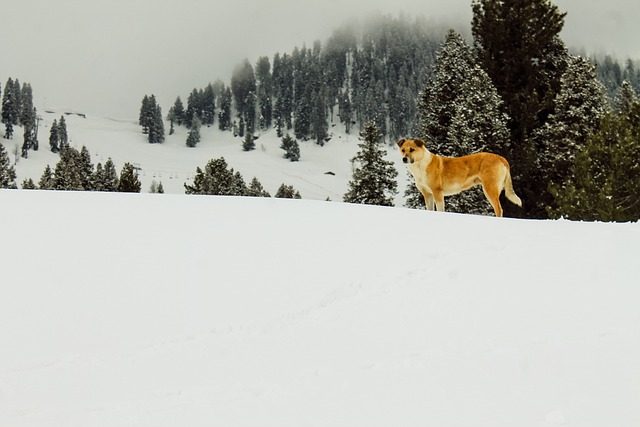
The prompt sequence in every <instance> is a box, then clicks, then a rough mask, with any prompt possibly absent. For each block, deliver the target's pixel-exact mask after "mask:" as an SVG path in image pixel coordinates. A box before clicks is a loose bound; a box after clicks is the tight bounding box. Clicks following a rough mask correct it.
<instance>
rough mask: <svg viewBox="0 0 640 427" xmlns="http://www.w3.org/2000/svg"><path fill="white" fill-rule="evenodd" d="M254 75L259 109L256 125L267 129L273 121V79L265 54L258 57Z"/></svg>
mask: <svg viewBox="0 0 640 427" xmlns="http://www.w3.org/2000/svg"><path fill="white" fill-rule="evenodd" d="M255 76H256V88H257V98H258V110H259V111H260V120H259V122H258V126H259V128H260V129H261V130H269V129H270V128H271V123H272V121H273V79H272V76H271V63H270V62H269V58H267V57H266V56H263V57H260V59H258V63H257V64H256V68H255Z"/></svg>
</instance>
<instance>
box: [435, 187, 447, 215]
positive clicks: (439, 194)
mask: <svg viewBox="0 0 640 427" xmlns="http://www.w3.org/2000/svg"><path fill="white" fill-rule="evenodd" d="M433 198H434V199H435V202H436V210H437V211H438V212H444V192H443V191H442V190H434V192H433Z"/></svg>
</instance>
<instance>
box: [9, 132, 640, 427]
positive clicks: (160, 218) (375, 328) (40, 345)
mask: <svg viewBox="0 0 640 427" xmlns="http://www.w3.org/2000/svg"><path fill="white" fill-rule="evenodd" d="M103 123H104V125H105V127H107V122H106V121H105V122H103ZM95 135H99V132H97V131H96V132H94V136H95ZM106 135H107V133H106V132H105V136H104V140H103V141H102V142H103V143H105V144H107V143H109V144H114V145H115V144H118V143H119V142H118V141H117V139H116V138H114V139H113V140H111V141H107V137H106ZM74 139H75V140H76V141H78V142H80V140H81V139H82V136H81V134H78V135H77V136H74ZM98 139H99V138H95V140H94V142H95V141H97V140H98ZM86 142H87V143H89V142H90V141H89V138H87V141H86ZM82 143H84V141H83V142H82ZM141 145H142V144H141ZM168 148H170V146H167V147H154V148H153V149H157V150H164V149H168ZM307 148H313V147H307ZM219 149H220V150H224V149H230V148H224V147H221V148H219ZM95 150H96V148H95V147H94V148H92V153H94V152H95ZM185 150H186V149H185ZM115 151H117V150H114V152H115ZM199 151H205V149H204V148H203V149H202V150H201V149H200V147H198V148H196V151H193V152H194V153H197V152H199ZM272 151H273V150H272V149H271V148H268V149H267V154H270V155H271V154H273V153H271V152H272ZM307 151H311V150H307ZM38 153H39V154H38V155H42V156H43V157H44V156H45V154H46V152H45V151H42V150H41V151H40V152H38ZM102 153H104V154H102ZM100 155H105V156H106V155H107V150H106V149H100ZM263 155H264V157H267V156H266V155H265V154H264V152H262V154H261V151H259V150H257V152H256V153H255V154H252V153H249V154H248V156H249V157H247V159H250V158H251V156H254V158H258V156H263ZM313 155H316V156H321V155H323V153H322V151H320V150H318V151H317V152H314V153H313ZM303 156H304V152H303ZM308 156H309V157H311V156H312V154H311V153H308ZM34 157H35V156H34ZM132 157H135V150H132ZM274 157H275V154H274ZM159 158H160V157H159ZM105 160H106V159H105ZM123 160H124V159H119V158H118V159H116V158H115V157H114V161H116V164H117V165H118V166H120V167H121V166H122V164H123ZM132 160H133V161H135V159H132ZM276 160H278V161H280V159H275V158H274V159H273V161H274V162H275V161H276ZM31 161H33V162H34V163H35V162H36V160H35V159H30V160H23V161H22V162H21V163H20V164H19V167H20V166H23V167H24V165H26V164H28V162H31ZM194 161H195V160H194ZM149 162H150V164H152V161H151V160H150V161H149ZM249 162H250V160H247V163H242V162H240V161H238V162H237V163H238V164H237V168H238V169H241V168H243V167H249ZM159 163H160V161H159V160H158V164H159ZM201 163H202V164H203V163H204V161H202V162H201ZM230 163H232V162H230ZM184 164H186V161H184V163H180V162H179V161H178V162H176V166H175V167H176V170H177V172H176V173H177V174H178V175H179V176H180V177H181V176H182V174H184V173H187V172H186V170H185V171H183V169H188V168H187V167H185V166H184ZM281 164H282V165H287V166H284V167H283V170H284V171H286V172H282V173H283V174H284V173H287V174H290V176H294V175H299V176H301V177H304V176H305V175H303V174H302V173H301V172H300V171H295V170H294V171H291V170H289V171H287V167H288V163H286V162H284V161H283V163H281ZM300 165H304V163H301V164H300ZM232 166H235V165H233V164H232ZM256 167H257V166H256ZM292 167H293V166H292ZM300 167H302V166H300ZM304 167H308V168H312V167H315V168H316V170H317V171H320V170H321V169H318V168H319V166H312V165H311V162H309V164H308V165H306V166H304ZM332 167H333V166H332ZM24 171H26V168H25V169H23V170H22V173H25V172H24ZM243 172H244V171H243ZM264 172H267V171H266V167H265V170H264ZM336 172H339V173H344V172H345V171H344V170H336ZM148 173H149V174H151V172H150V171H148ZM165 173H166V172H165ZM402 175H403V174H401V176H402ZM165 176H166V175H165ZM281 177H282V176H278V175H277V173H276V172H273V176H269V177H267V176H264V177H260V176H259V178H262V179H263V180H264V181H263V182H269V183H270V185H273V183H275V182H277V181H279V179H280V178H281ZM148 178H149V176H147V179H148ZM314 179H315V177H314ZM321 179H324V177H321ZM327 179H328V178H327ZM178 181H180V180H179V179H178ZM308 181H310V182H309V183H308V186H306V187H304V190H303V189H302V188H300V189H301V192H302V193H303V197H304V195H305V194H304V192H305V191H309V192H311V190H312V189H313V188H321V187H322V186H323V185H325V184H324V183H323V182H321V181H317V182H314V181H312V180H311V179H308ZM304 182H305V181H304V180H303V179H300V180H298V181H296V182H291V183H293V184H294V186H295V185H296V184H298V185H300V187H302V185H303V183H304ZM312 183H313V184H312ZM163 184H164V185H165V186H166V187H168V185H167V184H168V181H165V180H164V179H163ZM326 187H327V188H329V189H332V190H331V191H333V192H334V193H337V194H339V191H337V190H336V188H337V187H338V186H334V187H331V186H330V185H329V184H326ZM268 190H270V191H274V189H273V187H271V188H268ZM319 193H321V191H318V197H323V196H324V193H323V194H319ZM334 193H332V194H334ZM0 206H2V209H1V210H0V223H1V224H2V245H0V260H2V266H3V268H2V282H1V284H0V290H1V292H2V296H1V298H0V343H1V344H0V425H2V426H12V427H22V426H45V425H46V426H65V427H73V426H95V427H99V426H105V427H106V426H108V427H118V426H149V427H162V426H193V427H197V426H212V425H214V426H215V425H224V426H252V427H256V426H269V427H270V426H284V427H286V426H291V427H294V426H301V425H304V426H323V427H326V426H336V427H343V426H372V427H375V426H429V425H432V426H460V427H463V426H464V427H467V426H487V427H500V426H505V427H507V426H508V427H512V426H522V427H527V426H536V427H537V426H576V427H589V426H593V427H601V426H617V427H625V426H637V425H639V424H640V406H639V405H638V402H640V364H638V362H637V361H638V360H640V310H638V306H639V304H638V303H639V302H640V287H639V286H638V277H640V265H639V263H638V260H637V257H638V253H640V225H638V224H603V223H575V222H569V221H524V220H513V219H507V218H493V217H478V216H467V215H457V214H450V213H437V212H425V211H415V210H408V209H404V208H382V207H370V206H360V205H348V204H343V203H339V202H323V201H313V200H277V199H252V198H230V197H213V196H185V195H175V194H174V195H171V194H165V195H152V194H141V195H140V194H116V193H102V194H101V193H74V192H41V191H21V190H19V191H16V190H1V191H0Z"/></svg>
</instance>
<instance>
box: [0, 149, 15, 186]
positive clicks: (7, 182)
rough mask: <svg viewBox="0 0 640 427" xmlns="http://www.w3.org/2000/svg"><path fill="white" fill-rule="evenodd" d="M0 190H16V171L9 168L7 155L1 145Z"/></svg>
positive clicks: (11, 167) (9, 161) (9, 163)
mask: <svg viewBox="0 0 640 427" xmlns="http://www.w3.org/2000/svg"><path fill="white" fill-rule="evenodd" d="M0 188H14V189H15V188H18V186H17V185H16V171H15V169H14V168H13V166H11V160H10V159H9V155H8V154H7V151H6V150H5V149H4V146H3V145H2V144H0Z"/></svg>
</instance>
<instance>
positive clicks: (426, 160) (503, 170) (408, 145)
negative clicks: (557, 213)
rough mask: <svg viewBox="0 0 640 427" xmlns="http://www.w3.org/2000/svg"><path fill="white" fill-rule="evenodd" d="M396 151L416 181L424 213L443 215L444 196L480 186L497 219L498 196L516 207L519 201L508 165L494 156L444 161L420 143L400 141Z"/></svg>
mask: <svg viewBox="0 0 640 427" xmlns="http://www.w3.org/2000/svg"><path fill="white" fill-rule="evenodd" d="M398 148H399V149H400V153H401V154H402V161H403V162H404V163H405V164H407V166H408V168H409V172H411V175H413V177H414V178H415V180H416V187H418V190H420V192H421V193H422V196H423V197H424V202H425V205H426V207H427V210H430V211H432V210H433V206H434V203H435V207H436V209H437V210H438V211H440V212H444V196H451V195H453V194H458V193H461V192H463V191H465V190H468V189H469V188H472V187H475V186H476V185H482V190H483V191H484V195H485V196H486V197H487V199H488V200H489V203H491V206H493V211H494V212H495V214H496V216H497V217H501V216H502V206H501V205H500V193H502V190H504V192H505V195H506V196H507V199H509V200H510V201H511V202H512V203H515V204H516V205H518V206H522V200H520V197H518V196H517V195H516V193H515V192H514V191H513V183H512V182H511V168H510V166H509V162H507V160H506V159H505V158H504V157H502V156H499V155H497V154H492V153H484V152H482V153H475V154H470V155H468V156H463V157H443V156H438V155H435V154H433V153H431V152H430V151H429V150H427V147H426V146H425V143H424V141H423V140H421V139H401V140H399V141H398Z"/></svg>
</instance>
